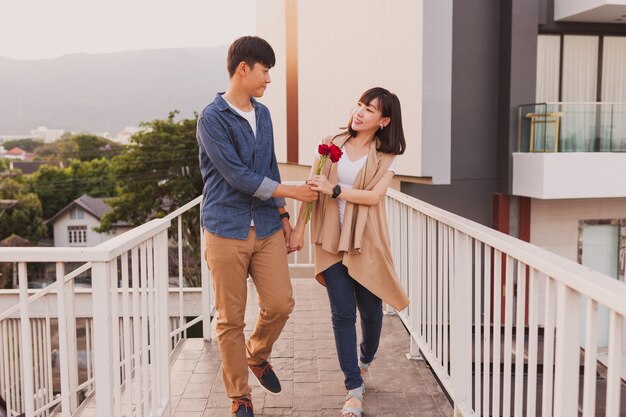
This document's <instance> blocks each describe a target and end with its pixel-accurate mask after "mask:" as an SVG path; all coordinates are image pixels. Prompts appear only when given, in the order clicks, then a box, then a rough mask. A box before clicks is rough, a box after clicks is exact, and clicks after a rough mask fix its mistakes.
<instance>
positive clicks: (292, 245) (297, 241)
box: [289, 227, 304, 253]
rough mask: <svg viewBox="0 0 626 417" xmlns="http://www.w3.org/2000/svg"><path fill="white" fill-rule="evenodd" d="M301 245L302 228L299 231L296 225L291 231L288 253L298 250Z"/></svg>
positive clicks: (302, 237)
mask: <svg viewBox="0 0 626 417" xmlns="http://www.w3.org/2000/svg"><path fill="white" fill-rule="evenodd" d="M303 247H304V229H303V230H302V231H300V230H298V228H297V227H296V228H295V229H294V230H293V232H292V233H291V237H290V239H289V253H291V252H295V251H299V250H300V249H302V248H303Z"/></svg>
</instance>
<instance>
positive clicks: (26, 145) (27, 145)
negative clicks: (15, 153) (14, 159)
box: [2, 139, 44, 153]
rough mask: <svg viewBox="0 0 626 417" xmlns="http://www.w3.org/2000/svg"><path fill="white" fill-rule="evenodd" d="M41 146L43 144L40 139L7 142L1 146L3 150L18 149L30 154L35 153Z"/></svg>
mask: <svg viewBox="0 0 626 417" xmlns="http://www.w3.org/2000/svg"><path fill="white" fill-rule="evenodd" d="M43 145H44V143H43V141H42V140H41V139H14V140H7V141H6V142H4V143H3V144H2V146H4V149H12V148H20V149H23V150H25V151H26V152H30V153H32V152H35V150H36V149H37V148H39V147H41V146H43Z"/></svg>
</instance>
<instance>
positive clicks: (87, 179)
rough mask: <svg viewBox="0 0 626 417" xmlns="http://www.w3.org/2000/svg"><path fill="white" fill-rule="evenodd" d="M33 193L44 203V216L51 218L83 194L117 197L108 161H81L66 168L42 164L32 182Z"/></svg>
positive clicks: (103, 159) (102, 159)
mask: <svg viewBox="0 0 626 417" xmlns="http://www.w3.org/2000/svg"><path fill="white" fill-rule="evenodd" d="M31 182H32V186H33V190H34V192H35V193H36V194H37V196H38V197H39V200H40V201H42V203H43V216H44V218H45V219H49V218H50V217H52V216H54V215H55V214H56V213H57V212H58V211H59V210H61V209H62V208H63V207H65V206H66V205H68V204H69V203H71V202H72V201H74V200H75V199H76V198H78V197H80V196H81V195H83V194H89V195H90V196H92V197H113V196H115V195H116V188H115V180H114V177H113V173H112V171H111V162H110V161H109V160H108V159H105V158H101V159H94V160H91V161H86V162H81V161H78V160H73V161H72V162H71V163H70V165H69V166H68V167H67V168H60V167H55V166H49V165H43V166H42V167H41V168H39V169H38V170H37V172H35V173H34V174H33V176H32V179H31Z"/></svg>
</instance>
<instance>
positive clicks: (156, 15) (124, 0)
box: [0, 0, 256, 60]
mask: <svg viewBox="0 0 626 417" xmlns="http://www.w3.org/2000/svg"><path fill="white" fill-rule="evenodd" d="M255 21H256V1H255V0H1V1H0V56H4V57H8V58H14V59H29V60H30V59H48V58H56V57H59V56H62V55H66V54H71V53H81V52H84V53H106V52H119V51H127V50H137V49H158V48H192V47H205V46H218V45H226V44H229V43H230V42H232V41H233V40H234V39H236V38H237V37H239V36H242V35H250V34H254V33H255V30H256V23H255Z"/></svg>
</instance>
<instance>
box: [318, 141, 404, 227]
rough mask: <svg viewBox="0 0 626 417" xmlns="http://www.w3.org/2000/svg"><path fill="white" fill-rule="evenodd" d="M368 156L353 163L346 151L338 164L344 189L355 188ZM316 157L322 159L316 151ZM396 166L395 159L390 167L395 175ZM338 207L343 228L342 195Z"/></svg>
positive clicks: (343, 204) (344, 202) (344, 201)
mask: <svg viewBox="0 0 626 417" xmlns="http://www.w3.org/2000/svg"><path fill="white" fill-rule="evenodd" d="M321 143H322V142H320V144H321ZM367 155H368V154H365V155H363V156H362V157H361V158H359V159H357V160H356V161H351V160H350V158H348V154H347V153H346V152H345V151H344V153H343V155H342V156H341V158H339V161H338V162H337V184H339V186H340V187H341V188H342V189H345V188H353V186H354V181H355V180H356V176H357V175H358V173H359V171H360V170H361V168H363V165H365V162H366V161H367ZM315 157H316V158H317V159H319V157H320V154H319V153H317V150H316V151H315ZM326 163H327V164H329V163H331V162H330V160H327V161H326ZM396 165H397V164H396V159H395V158H394V160H393V162H392V163H391V165H390V166H389V171H393V172H394V173H395V172H396ZM337 205H338V206H339V224H340V225H341V226H343V215H344V212H345V211H346V200H343V199H342V198H341V195H340V197H339V198H338V199H337Z"/></svg>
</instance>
